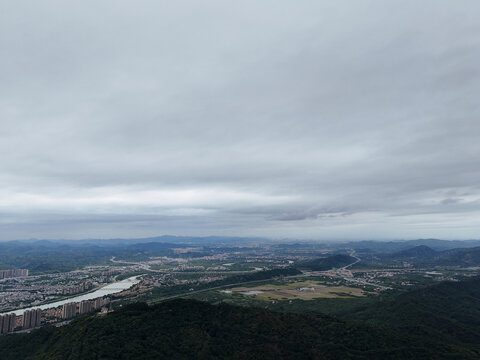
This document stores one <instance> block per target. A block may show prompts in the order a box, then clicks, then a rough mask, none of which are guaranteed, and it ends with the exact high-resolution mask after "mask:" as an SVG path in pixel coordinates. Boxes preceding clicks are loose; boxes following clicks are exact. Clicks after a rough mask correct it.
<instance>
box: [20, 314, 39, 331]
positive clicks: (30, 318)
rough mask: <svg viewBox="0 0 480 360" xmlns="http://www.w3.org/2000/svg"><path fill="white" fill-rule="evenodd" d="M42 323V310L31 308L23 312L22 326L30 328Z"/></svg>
mask: <svg viewBox="0 0 480 360" xmlns="http://www.w3.org/2000/svg"><path fill="white" fill-rule="evenodd" d="M41 323H42V310H41V309H33V310H27V311H25V312H24V313H23V320H22V328H23V329H31V328H35V327H38V326H40V324H41Z"/></svg>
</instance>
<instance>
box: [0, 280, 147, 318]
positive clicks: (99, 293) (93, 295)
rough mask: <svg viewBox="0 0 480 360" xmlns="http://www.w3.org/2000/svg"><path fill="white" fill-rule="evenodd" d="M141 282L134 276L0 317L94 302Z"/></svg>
mask: <svg viewBox="0 0 480 360" xmlns="http://www.w3.org/2000/svg"><path fill="white" fill-rule="evenodd" d="M139 282H140V279H138V276H132V277H130V278H128V279H124V280H121V281H117V282H114V283H111V284H108V285H105V286H103V287H101V288H100V289H97V290H95V291H93V292H90V293H87V294H82V295H78V296H75V297H72V298H68V299H64V300H60V301H56V302H52V303H49V304H44V305H38V306H32V307H28V308H23V309H17V310H13V311H7V312H5V313H1V314H0V315H5V314H15V315H17V316H20V315H23V313H24V312H25V311H27V310H32V309H42V310H46V309H52V308H56V307H59V306H62V305H63V304H68V303H71V302H80V301H83V300H93V299H97V298H101V297H103V296H106V295H111V294H116V293H119V292H121V291H123V290H127V289H129V288H131V287H132V286H133V285H135V284H137V283H139Z"/></svg>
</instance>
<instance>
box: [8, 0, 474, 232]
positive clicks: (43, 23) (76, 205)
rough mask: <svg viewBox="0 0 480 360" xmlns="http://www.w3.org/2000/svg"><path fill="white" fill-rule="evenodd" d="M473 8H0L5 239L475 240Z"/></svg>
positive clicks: (27, 4) (46, 4)
mask: <svg viewBox="0 0 480 360" xmlns="http://www.w3.org/2000/svg"><path fill="white" fill-rule="evenodd" d="M479 69H480V2H479V1H478V0H472V1H467V0H462V1H457V2H453V1H450V0H449V1H440V0H431V1H425V0H423V1H418V0H415V1H405V0H401V1H400V0H398V1H387V0H377V1H367V0H362V1H350V0H349V1H338V0H335V1H330V0H329V1H319V0H314V1H306V0H302V1H279V0H254V1H244V0H242V1H225V0H222V1H213V0H212V1H199V0H192V1H159V0H155V1H144V0H136V1H121V0H112V1H106V0H102V1H98V0H95V1H89V0H81V1H63V0H59V1H34V0H31V1H22V0H15V1H9V0H0V124H1V127H0V239H1V240H10V239H24V238H71V239H79V238H88V237H96V238H98V237H102V238H108V237H141V236H152V235H162V234H177V235H234V236H239V235H240V236H266V237H273V238H298V239H319V240H339V239H402V238H419V237H437V238H444V239H470V238H480V108H479V107H480V78H479V72H480V70H479Z"/></svg>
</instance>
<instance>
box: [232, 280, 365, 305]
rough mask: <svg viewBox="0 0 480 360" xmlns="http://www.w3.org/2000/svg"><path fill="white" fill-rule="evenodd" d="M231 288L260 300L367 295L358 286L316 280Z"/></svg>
mask: <svg viewBox="0 0 480 360" xmlns="http://www.w3.org/2000/svg"><path fill="white" fill-rule="evenodd" d="M230 290H231V291H232V292H233V293H236V294H242V295H245V296H254V297H256V298H257V299H260V300H292V299H303V300H311V299H316V298H338V297H356V296H365V292H364V291H363V290H361V289H358V288H354V287H347V286H326V285H324V284H321V283H319V282H316V281H302V282H294V283H285V284H284V285H277V284H266V285H260V286H256V287H238V288H233V289H230Z"/></svg>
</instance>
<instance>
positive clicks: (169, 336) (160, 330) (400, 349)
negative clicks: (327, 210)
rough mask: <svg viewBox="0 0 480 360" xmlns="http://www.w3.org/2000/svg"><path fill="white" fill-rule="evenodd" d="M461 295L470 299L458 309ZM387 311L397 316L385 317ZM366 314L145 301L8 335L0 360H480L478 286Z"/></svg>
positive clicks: (427, 294) (424, 294)
mask: <svg viewBox="0 0 480 360" xmlns="http://www.w3.org/2000/svg"><path fill="white" fill-rule="evenodd" d="M452 286H453V288H452ZM455 289H456V290H457V292H455V291H454V290H455ZM456 293H458V294H460V297H461V298H462V299H461V301H460V302H459V303H458V304H459V306H456V305H455V294H456ZM433 297H435V298H433ZM443 299H446V300H443ZM445 301H447V303H445ZM422 304H425V306H435V307H434V308H433V309H432V311H438V309H441V308H443V309H444V311H442V312H439V314H438V316H437V317H433V318H430V317H424V316H420V317H417V315H418V314H420V315H422V314H423V311H424V307H422ZM472 307H475V309H476V310H475V309H473V310H469V311H468V312H467V313H465V316H463V317H462V316H461V312H462V309H463V310H466V309H472ZM389 310H390V311H391V313H392V315H391V317H390V318H388V316H390V315H386V314H385V311H389ZM403 311H408V313H403ZM449 313H451V315H449ZM407 314H412V315H407ZM363 315H366V316H367V317H369V321H368V322H367V321H362V320H358V321H357V322H352V321H347V320H339V319H336V318H332V317H328V316H309V315H301V314H292V313H276V312H271V311H269V310H266V309H261V308H253V307H237V306H232V305H227V304H221V305H216V306H214V305H210V304H208V303H203V302H198V301H194V300H174V301H170V302H165V303H161V304H157V305H155V306H147V305H146V304H144V303H138V304H134V305H129V306H126V307H124V308H123V309H120V310H117V311H115V312H113V313H111V314H109V315H107V316H104V317H98V316H88V317H83V318H79V319H77V320H75V321H73V322H72V323H71V324H69V325H66V326H63V327H60V328H54V327H45V328H42V329H39V330H37V331H34V332H32V333H31V334H17V335H4V336H0V349H2V350H1V352H0V359H2V360H3V359H5V360H10V359H15V360H17V359H65V360H69V359H72V360H73V359H478V358H480V356H479V353H478V352H477V350H478V349H477V346H476V344H475V342H474V341H475V339H476V338H475V336H476V331H477V330H476V329H478V327H479V323H478V321H479V317H478V279H475V280H472V281H466V282H461V283H455V284H453V285H452V284H451V283H447V284H440V285H436V286H434V287H432V288H429V289H425V290H419V292H418V291H417V292H415V291H414V292H412V293H410V294H408V295H404V296H402V297H400V298H399V299H398V302H395V301H393V302H391V303H390V302H388V303H385V304H382V306H381V307H379V310H378V312H375V311H372V310H369V312H368V313H367V312H364V313H363ZM402 316H404V317H405V318H404V319H403V320H402ZM407 316H408V318H407ZM361 317H362V311H359V316H358V318H361ZM372 317H378V321H371V318H372ZM455 317H459V319H458V320H456V319H455ZM471 317H473V318H471ZM425 321H436V322H434V323H431V328H436V334H435V336H431V334H430V333H429V329H428V327H422V324H424V322H425ZM416 328H417V329H419V330H418V331H412V329H413V330H415V329H416ZM462 329H463V330H466V331H468V336H469V338H468V339H465V340H466V341H464V340H462V339H458V338H456V337H455V336H453V335H452V334H455V333H456V332H457V331H458V333H459V334H461V336H463V334H467V332H464V333H460V331H462Z"/></svg>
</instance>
